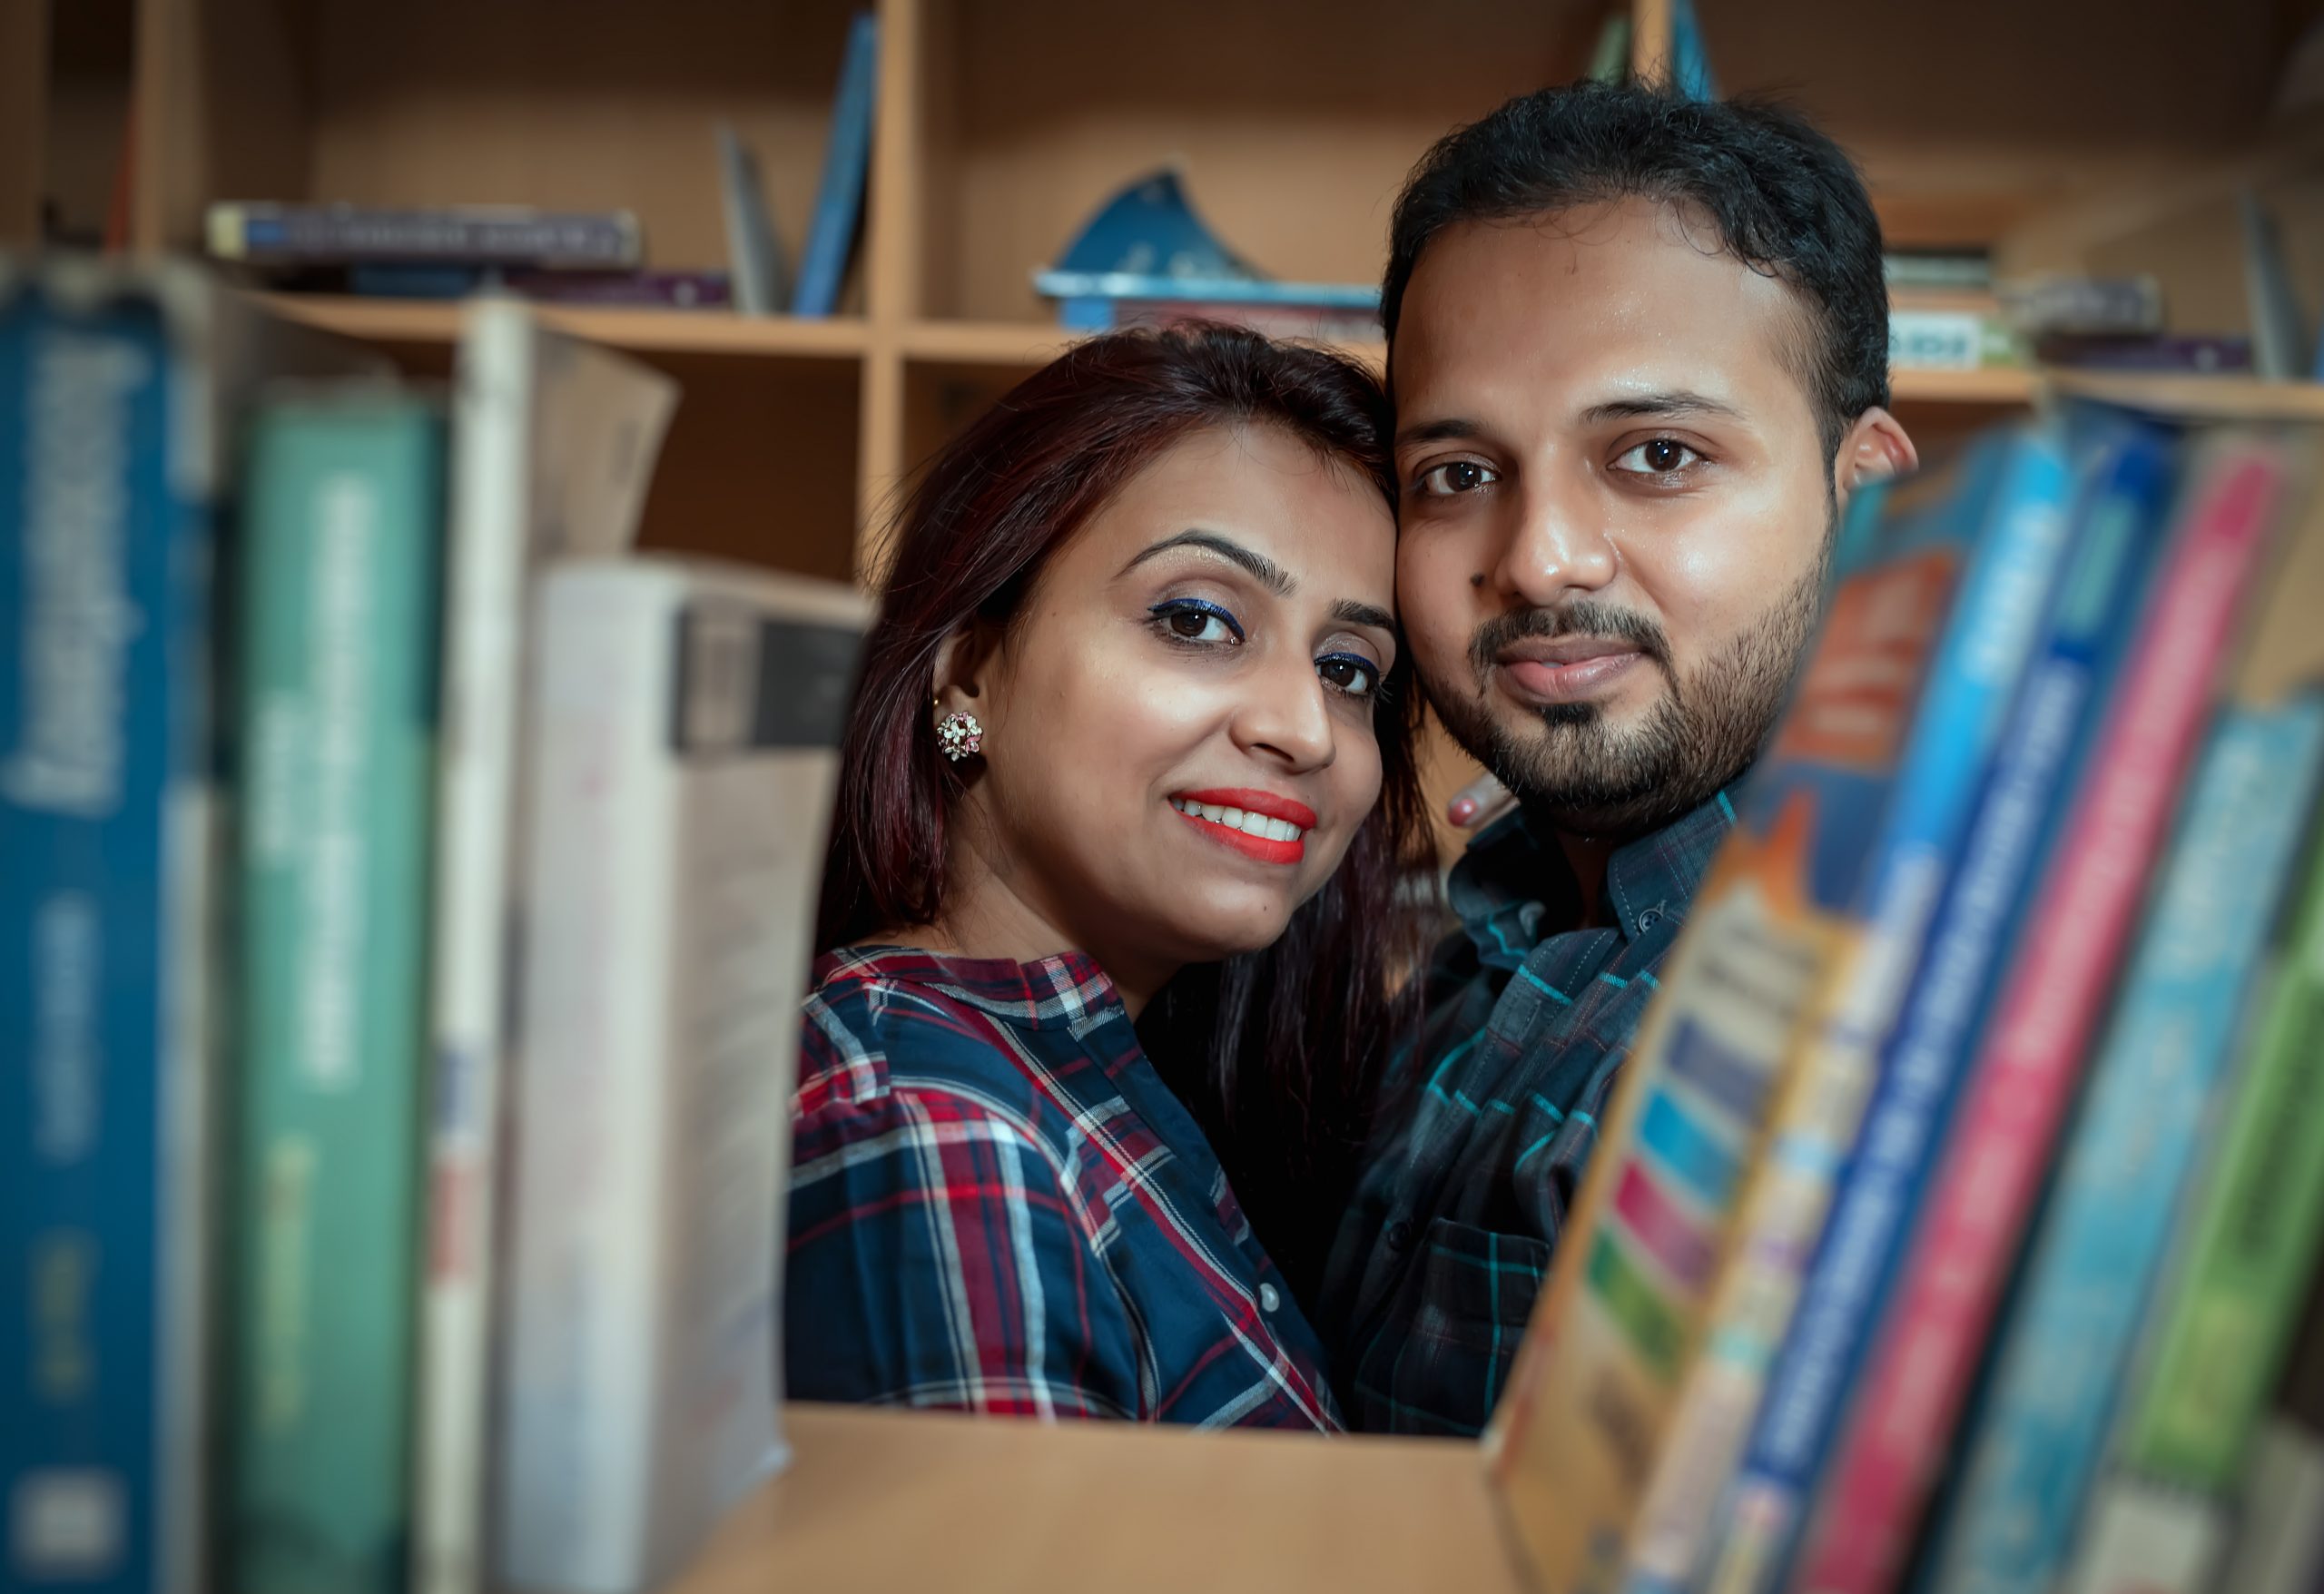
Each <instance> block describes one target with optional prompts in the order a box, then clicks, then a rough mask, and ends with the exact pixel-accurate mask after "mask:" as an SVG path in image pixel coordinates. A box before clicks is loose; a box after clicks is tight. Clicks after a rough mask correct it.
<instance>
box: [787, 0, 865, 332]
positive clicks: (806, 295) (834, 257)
mask: <svg viewBox="0 0 2324 1594" xmlns="http://www.w3.org/2000/svg"><path fill="white" fill-rule="evenodd" d="M879 68H880V19H879V17H878V16H877V15H875V14H873V13H872V12H869V11H860V12H858V13H856V15H855V19H854V21H853V22H852V23H851V24H850V25H849V26H848V32H847V55H846V58H845V60H844V61H843V62H842V64H841V66H840V75H839V92H838V93H837V94H836V95H834V96H833V99H832V136H831V145H830V147H829V148H828V149H827V150H826V151H825V152H824V154H823V177H822V185H821V186H820V187H819V188H817V190H816V191H815V213H814V217H813V219H812V221H810V222H809V223H808V226H807V243H806V247H805V248H804V249H803V250H801V251H800V252H799V278H798V281H797V283H796V284H795V285H794V287H793V290H792V300H791V313H792V314H793V315H798V316H827V315H830V314H831V313H832V311H833V310H836V309H838V307H839V290H840V283H841V280H842V279H843V278H844V277H845V276H846V275H847V257H848V254H849V252H850V251H852V249H853V248H854V246H855V231H856V228H855V224H856V221H857V219H858V217H859V216H861V214H862V210H863V182H864V175H865V172H866V171H867V170H868V168H869V166H870V163H871V159H872V111H873V108H874V107H873V100H874V96H875V94H876V93H877V90H878V87H879Z"/></svg>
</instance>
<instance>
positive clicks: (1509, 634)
mask: <svg viewBox="0 0 2324 1594" xmlns="http://www.w3.org/2000/svg"><path fill="white" fill-rule="evenodd" d="M1567 636H1581V637H1589V638H1592V639H1594V640H1599V641H1606V642H1626V643H1628V644H1630V645H1631V646H1632V647H1635V648H1637V649H1638V651H1639V652H1640V653H1641V654H1645V655H1646V656H1647V658H1649V660H1651V661H1652V662H1653V663H1654V664H1658V665H1659V666H1660V667H1661V668H1662V670H1663V671H1664V672H1665V673H1666V674H1667V673H1668V672H1669V668H1670V638H1669V635H1667V634H1666V633H1665V632H1664V631H1663V629H1662V627H1661V626H1659V625H1656V624H1655V623H1654V622H1653V621H1651V620H1649V619H1648V618H1647V617H1646V616H1645V615H1640V614H1637V613H1634V612H1633V611H1631V610H1629V609H1618V608H1615V607H1614V606H1613V605H1610V604H1601V603H1597V602H1593V601H1592V600H1590V599H1589V598H1575V599H1574V600H1572V601H1571V603H1563V604H1560V605H1558V606H1557V607H1555V608H1552V609H1519V610H1515V611H1512V613H1510V614H1506V615H1498V616H1496V617H1495V618H1493V619H1491V620H1488V621H1486V622H1485V623H1484V624H1483V625H1480V626H1478V627H1477V634H1476V635H1475V636H1473V637H1472V638H1471V639H1470V642H1469V663H1470V664H1471V665H1472V667H1474V669H1475V670H1476V672H1477V674H1480V675H1482V674H1484V673H1485V672H1486V671H1487V670H1489V669H1491V668H1492V666H1493V664H1495V663H1497V662H1498V661H1499V658H1500V655H1501V653H1502V649H1504V648H1506V647H1509V646H1510V645H1512V644H1514V643H1519V642H1526V641H1531V640H1535V639H1539V640H1541V641H1544V642H1554V641H1557V640H1558V639H1559V638H1561V637H1567Z"/></svg>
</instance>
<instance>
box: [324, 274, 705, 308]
mask: <svg viewBox="0 0 2324 1594" xmlns="http://www.w3.org/2000/svg"><path fill="white" fill-rule="evenodd" d="M287 285H288V286H290V287H293V288H296V289H299V290H310V291H316V292H326V293H354V294H359V295H361V296H362V297H364V298H367V299H467V298H469V297H471V296H472V295H475V294H478V293H508V294H514V295H515V296H516V297H517V298H519V299H528V300H532V301H534V302H535V303H537V304H605V305H639V306H649V305H650V306H655V307H663V308H667V309H670V310H722V309H724V308H725V307H726V306H727V305H728V304H729V303H731V302H732V301H733V300H734V284H733V282H732V281H731V280H729V278H728V277H727V274H726V273H725V272H724V271H533V270H529V269H526V268H521V267H504V266H457V265H455V266H443V265H395V264H387V265H378V264H365V265H352V266H347V267H344V268H337V269H326V270H323V271H306V272H301V273H300V274H299V275H298V276H297V278H296V279H295V280H292V281H291V282H290V283H289V284H287Z"/></svg>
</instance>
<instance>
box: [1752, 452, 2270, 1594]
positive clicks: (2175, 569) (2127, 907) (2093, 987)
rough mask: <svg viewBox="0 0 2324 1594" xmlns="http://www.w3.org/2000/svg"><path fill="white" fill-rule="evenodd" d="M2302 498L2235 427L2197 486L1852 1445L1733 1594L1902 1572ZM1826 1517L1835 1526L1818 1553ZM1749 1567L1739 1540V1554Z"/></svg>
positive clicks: (1852, 1419)
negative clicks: (2254, 607)
mask: <svg viewBox="0 0 2324 1594" xmlns="http://www.w3.org/2000/svg"><path fill="white" fill-rule="evenodd" d="M2294 487H2295V484H2294V481H2293V479H2292V462H2291V460H2290V457H2289V456H2288V454H2287V452H2286V450H2285V448H2283V447H2282V446H2280V445H2279V444H2277V443H2275V442H2273V441H2271V440H2270V439H2269V438H2267V437H2266V436H2265V435H2263V434H2262V433H2260V432H2259V431H2257V430H2240V429H2237V428H2221V430H2219V431H2218V432H2216V433H2215V434H2213V435H2211V436H2210V437H2208V438H2204V439H2203V441H2202V443H2201V445H2200V446H2199V449H2198V457H2197V458H2195V459H2194V460H2193V461H2191V463H2190V465H2189V466H2188V467H2187V472H2186V485H2185V487H2184V488H2183V489H2182V492H2181V498H2180V503H2179V507H2178V508H2177V510H2176V511H2175V514H2176V517H2177V529H2176V530H2175V531H2174V534H2173V538H2172V546H2171V551H2170V552H2169V553H2168V554H2167V555H2166V556H2165V562H2164V565H2163V567H2162V574H2161V576H2159V578H2158V580H2157V584H2156V588H2155V590H2156V594H2157V597H2156V601H2155V602H2154V603H2153V604H2152V605H2151V606H2150V609H2149V612H2148V614H2147V615H2146V617H2145V620H2144V623H2143V625H2142V630H2141V632H2140V636H2141V644H2140V645H2138V646H2137V647H2135V648H2134V651H2133V654H2132V660H2131V663H2130V664H2129V666H2128V668H2127V672H2126V674H2125V675H2124V677H2123V681H2122V686H2121V687H2120V689H2119V691H2118V694H2117V695H2116V698H2115V701H2114V703H2113V704H2112V707H2111V709H2110V711H2109V714H2108V719H2107V722H2106V725H2105V728H2104V730H2103V731H2102V734H2101V739H2100V742H2099V743H2098V746H2097V748H2096V750H2095V752H2094V753H2093V762H2092V765H2091V768H2090V772H2089V773H2088V775H2087V777H2086V778H2085V780H2084V781H2083V783H2082V790H2081V791H2080V792H2079V793H2078V794H2077V795H2076V797H2075V799H2074V802H2073V809H2072V810H2071V812H2070V813H2069V816H2068V819H2067V825H2068V830H2067V832H2066V835H2065V838H2064V840H2063V842H2062V844H2061V846H2060V849H2059V851H2058V853H2057V855H2056V857H2055V858H2053V860H2052V862H2051V865H2050V868H2049V871H2048V874H2047V876H2046V877H2045V879H2044V880H2043V883H2042V885H2041V886H2040V888H2039V889H2038V890H2037V892H2036V896H2035V899H2034V905H2033V910H2032V912H2031V914H2030V915H2029V917H2028V920H2027V922H2026V925H2025V928H2024V932H2023V935H2022V937H2021V940H2020V943H2019V946H2018V949H2017V951H2016V954H2015V956H2014V958H2013V959H2012V967H2011V970H2010V974H2009V977H2008V979H2006V981H2005V982H2004V986H2003V989H2002V992H2001V995H2000V997H1999V999H1998V1000H1997V1005H1996V1007H1995V1009H1994V1016H1993V1018H1992V1019H1991V1021H1990V1022H1989V1024H1988V1025H1987V1028H1986V1032H1985V1034H1984V1038H1983V1039H1982V1041H1981V1042H1980V1045H1979V1047H1978V1049H1977V1054H1976V1058H1975V1061H1974V1063H1973V1064H1972V1066H1971V1069H1970V1072H1969V1075H1968V1077H1967V1079H1966V1082H1965V1087H1964V1093H1963V1097H1962V1100H1961V1103H1960V1106H1959V1107H1958V1108H1957V1109H1956V1111H1955V1123H1954V1127H1953V1129H1952V1131H1951V1133H1950V1135H1949V1136H1948V1137H1947V1142H1946V1145H1945V1149H1944V1151H1943V1153H1942V1154H1941V1156H1940V1159H1939V1162H1938V1165H1937V1169H1936V1172H1935V1179H1934V1183H1933V1185H1932V1186H1931V1189H1930V1193H1929V1196H1928V1198H1927V1200H1926V1202H1925V1210H1924V1211H1923V1213H1922V1214H1921V1215H1920V1218H1919V1220H1918V1222H1917V1224H1916V1225H1915V1232H1914V1235H1913V1237H1912V1239H1911V1241H1910V1243H1909V1248H1908V1250H1907V1252H1906V1255H1905V1258H1904V1260H1903V1262H1902V1264H1901V1271H1900V1272H1899V1274H1897V1282H1896V1286H1895V1287H1894V1289H1893V1290H1892V1291H1891V1292H1890V1296H1889V1301H1888V1304H1887V1306H1886V1310H1885V1312H1884V1314H1883V1321H1882V1323H1881V1324H1880V1325H1879V1327H1878V1328H1877V1329H1876V1331H1875V1334H1874V1337H1873V1339H1872V1340H1871V1341H1870V1342H1868V1343H1869V1344H1870V1346H1871V1351H1870V1353H1869V1355H1868V1356H1867V1358H1866V1362H1865V1364H1864V1367H1863V1369H1862V1371H1861V1373H1860V1374H1859V1376H1858V1377H1857V1378H1856V1380H1855V1381H1854V1382H1855V1392H1854V1396H1853V1403H1852V1405H1851V1406H1850V1407H1849V1409H1848V1412H1847V1415H1846V1421H1845V1422H1842V1423H1841V1425H1840V1427H1839V1430H1838V1439H1837V1443H1834V1444H1831V1445H1828V1446H1826V1447H1823V1448H1824V1455H1823V1459H1822V1461H1821V1464H1820V1466H1819V1467H1818V1469H1817V1476H1816V1477H1815V1478H1813V1479H1811V1480H1809V1481H1808V1486H1807V1487H1806V1488H1792V1487H1777V1488H1771V1489H1768V1490H1766V1491H1757V1492H1747V1491H1741V1490H1738V1493H1737V1496H1736V1506H1735V1511H1734V1514H1733V1516H1732V1517H1731V1518H1730V1521H1731V1522H1732V1523H1733V1525H1734V1527H1735V1529H1736V1530H1737V1533H1738V1534H1742V1533H1747V1532H1748V1534H1749V1535H1751V1536H1752V1539H1753V1540H1754V1545H1755V1548H1753V1549H1751V1550H1748V1551H1745V1552H1744V1553H1743V1554H1742V1555H1741V1556H1740V1557H1739V1558H1738V1559H1737V1560H1734V1561H1733V1562H1732V1563H1731V1564H1734V1565H1736V1566H1737V1567H1738V1569H1742V1570H1745V1571H1747V1572H1748V1573H1749V1577H1748V1580H1747V1581H1743V1582H1737V1583H1728V1584H1726V1585H1725V1586H1726V1587H1741V1586H1750V1587H1765V1586H1767V1580H1769V1579H1774V1578H1776V1577H1777V1576H1780V1575H1781V1572H1782V1569H1784V1568H1785V1567H1786V1566H1787V1565H1788V1564H1790V1562H1791V1560H1792V1559H1793V1557H1792V1550H1793V1547H1794V1546H1795V1545H1798V1544H1804V1546H1805V1550H1804V1556H1803V1559H1802V1560H1800V1563H1799V1564H1800V1566H1801V1568H1802V1569H1803V1580H1802V1585H1801V1586H1802V1587H1804V1588H1806V1589H1811V1590H1816V1591H1817V1594H1860V1591H1861V1594H1869V1591H1871V1590H1876V1589H1886V1588H1889V1587H1891V1586H1893V1583H1894V1580H1895V1579H1896V1577H1897V1576H1898V1575H1899V1573H1900V1572H1901V1570H1902V1569H1903V1563H1904V1558H1905V1550H1906V1549H1907V1547H1908V1546H1909V1544H1910V1541H1911V1539H1912V1535H1913V1533H1914V1532H1915V1530H1916V1529H1917V1527H1918V1526H1919V1523H1920V1518H1921V1511H1922V1508H1923V1507H1924V1505H1925V1503H1926V1499H1927V1492H1928V1490H1929V1487H1930V1485H1931V1484H1932V1482H1933V1481H1934V1473H1935V1464H1936V1462H1937V1461H1939V1460H1940V1459H1941V1458H1942V1456H1943V1455H1944V1454H1945V1446H1946V1445H1947V1443H1948V1442H1949V1441H1950V1440H1951V1437H1952V1434H1953V1432H1954V1426H1955V1422H1956V1421H1957V1420H1958V1418H1959V1415H1960V1411H1961V1406H1962V1403H1963V1402H1964V1400H1965V1396H1966V1393H1967V1390H1968V1384H1969V1381H1970V1379H1971V1377H1972V1376H1973V1374H1974V1371H1975V1369H1976V1365H1977V1361H1978V1357H1979V1354H1980V1353H1981V1352H1982V1350H1983V1348H1984V1340H1985V1333H1986V1331H1987V1328H1988V1326H1989V1325H1990V1323H1991V1319H1992V1314H1993V1312H1994V1307H1995V1304H1996V1303H1997V1301H1998V1297H1999V1294H2000V1291H2001V1287H2002V1283H2003V1281H2004V1278H2005V1276H2006V1274H2007V1271H2008V1264H2009V1262H2010V1260H2011V1258H2012V1257H2013V1256H2014V1254H2015V1252H2016V1250H2017V1247H2018V1245H2019V1242H2020V1240H2021V1238H2022V1236H2023V1232H2024V1224H2025V1221H2026V1217H2027V1214H2028V1211H2029V1208H2030V1207H2031V1205H2032V1203H2033V1198H2034V1196H2035V1194H2036V1193H2037V1191H2038V1189H2039V1186H2040V1183H2041V1179H2042V1176H2043V1170H2044V1168H2045V1166H2046V1165H2047V1163H2048V1161H2049V1157H2050V1151H2051V1145H2052V1142H2053V1138H2054V1136H2055V1135H2056V1132H2057V1127H2058V1125H2059V1122H2060V1119H2061V1118H2062V1117H2063V1113H2064V1111H2065V1107H2066V1105H2067V1102H2068V1099H2069V1097H2070V1096H2071V1093H2072V1091H2073V1087H2074V1085H2075V1082H2076V1080H2077V1078H2078V1076H2079V1069H2080V1065H2081V1062H2082V1059H2083V1053H2084V1051H2085V1049H2086V1048H2087V1046H2088V1043H2089V1041H2090V1039H2091V1038H2092V1036H2093V1032H2094V1030H2095V1028H2096V1027H2097V1025H2098V1023H2099V1021H2100V1019H2101V1018H2102V1017H2103V1014H2104V1008H2105V1000H2106V997H2107V994H2108V992H2109V990H2110V989H2111V987H2112V982H2113V978H2114V975H2115V972H2116V970H2117V969H2118V967H2119V964H2120V961H2121V956H2122V950H2123V949H2124V946H2125V944H2126V943H2127V941H2128V940H2129V936H2130V933H2131V930H2132V926H2133V925H2134V924H2135V923H2136V920H2137V909H2138V906H2139V903H2140V900H2141V897H2142V893H2143V891H2144V889H2145V885H2146V881H2147V876H2148V872H2149V870H2150V867H2151V865H2152V861H2153V858H2154V856H2155V853H2156V852H2157V851H2158V850H2159V848H2160V846H2161V843H2162V839H2163V834H2164V831H2165V829H2166V827H2167V825H2168V823H2169V822H2170V819H2171V813H2172V811H2173V808H2174V806H2175V804H2176V802H2177V799H2178V795H2179V792H2180V789H2181V782H2182V779H2183V777H2184V775H2185V773H2186V771H2187V768H2188V765H2189V763H2191V755H2192V753H2193V752H2194V750H2195V748H2196V745H2197V743H2198V741H2199V739H2200V737H2201V732H2202V729H2203V726H2204V724H2205V723H2206V721H2207V719H2208V716H2209V712H2210V708H2211V692H2212V687H2213V684H2214V683H2215V682H2216V681H2217V680H2218V679H2219V676H2220V674H2221V661H2222V658H2223V656H2224V654H2225V652H2226V649H2227V646H2228V644H2229V641H2230V637H2231V635H2233V631H2234V625H2235V622H2236V619H2237V617H2238V615H2239V611H2240V607H2241V600H2242V595H2243V593H2244V591H2245V589H2246V587H2247V585H2249V583H2250V577H2251V576H2252V573H2253V571H2254V569H2255V568H2256V566H2258V564H2259V562H2260V554H2261V552H2262V550H2263V548H2264V547H2265V546H2266V544H2267V542H2268V540H2269V537H2270V535H2271V533H2272V532H2273V530H2274V528H2275V526H2276V525H2277V523H2278V521H2279V519H2280V517H2281V515H2282V513H2283V510H2284V507H2285V500H2286V498H2287V497H2288V496H2290V495H2291V494H2292V493H2293V491H2294ZM1839 1393H1842V1392H1835V1394H1836V1395H1837V1394H1839ZM1827 1409H1832V1410H1837V1401H1835V1402H1832V1403H1831V1405H1830V1407H1828V1408H1827ZM1824 1479H1829V1480H1830V1481H1831V1484H1830V1488H1829V1489H1828V1490H1825V1489H1821V1488H1820V1485H1821V1483H1822V1481H1823V1480H1824ZM1808 1501H1815V1502H1816V1503H1815V1514H1816V1520H1815V1522H1814V1523H1813V1524H1812V1525H1811V1526H1810V1527H1809V1529H1808V1530H1807V1533H1806V1535H1805V1536H1804V1538H1803V1536H1802V1533H1801V1526H1800V1519H1801V1516H1802V1514H1803V1511H1804V1510H1805V1508H1806V1505H1807V1502H1808ZM1742 1548H1743V1547H1742V1546H1741V1545H1740V1544H1739V1543H1738V1542H1737V1541H1736V1540H1730V1548H1729V1554H1730V1555H1736V1554H1737V1553H1738V1551H1739V1550H1742Z"/></svg>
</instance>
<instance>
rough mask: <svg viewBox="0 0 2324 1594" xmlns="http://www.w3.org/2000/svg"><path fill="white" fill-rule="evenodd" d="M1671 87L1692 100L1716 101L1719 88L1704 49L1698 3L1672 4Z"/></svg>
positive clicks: (1673, 0) (1674, 0) (1690, 0)
mask: <svg viewBox="0 0 2324 1594" xmlns="http://www.w3.org/2000/svg"><path fill="white" fill-rule="evenodd" d="M1670 83H1671V86H1672V87H1674V88H1676V89H1677V90H1678V91H1679V93H1682V94H1684V95H1685V96H1686V97H1687V98H1689V99H1690V100H1716V99H1717V98H1718V82H1717V80H1716V79H1714V78H1713V77H1712V75H1711V70H1710V55H1709V53H1708V52H1707V51H1706V50H1705V49H1704V47H1703V25H1702V23H1701V21H1700V20H1699V18H1698V17H1697V16H1696V15H1695V0H1670Z"/></svg>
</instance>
